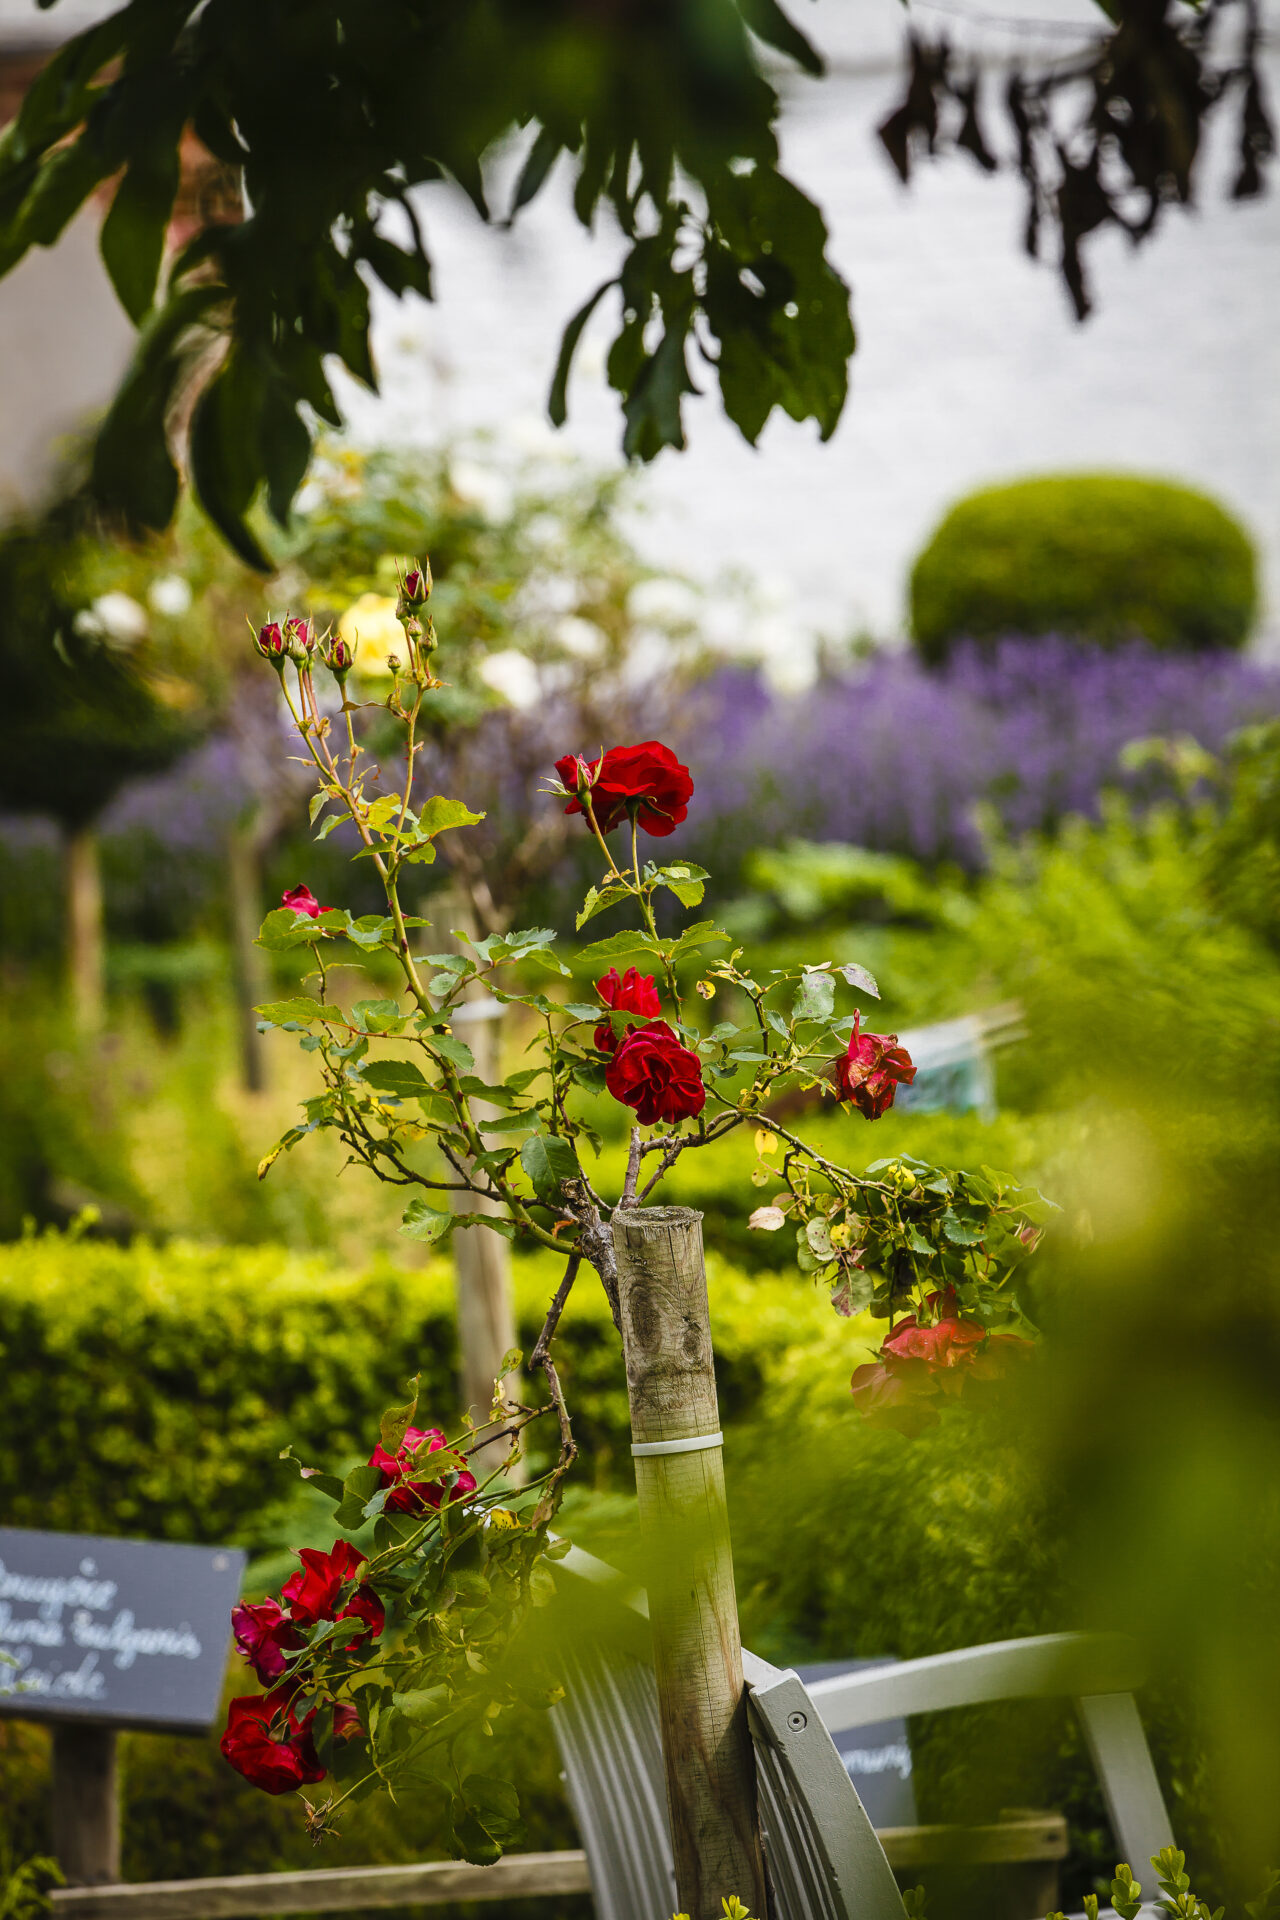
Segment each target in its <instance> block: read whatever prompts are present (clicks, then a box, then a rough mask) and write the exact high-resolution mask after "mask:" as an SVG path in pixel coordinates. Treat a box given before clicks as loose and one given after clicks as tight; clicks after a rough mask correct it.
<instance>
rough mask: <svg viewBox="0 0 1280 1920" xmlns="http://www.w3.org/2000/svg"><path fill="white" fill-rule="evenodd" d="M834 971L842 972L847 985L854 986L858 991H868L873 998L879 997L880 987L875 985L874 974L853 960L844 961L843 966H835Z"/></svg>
mask: <svg viewBox="0 0 1280 1920" xmlns="http://www.w3.org/2000/svg"><path fill="white" fill-rule="evenodd" d="M836 972H837V973H839V974H842V975H843V976H844V978H845V979H846V980H847V981H848V983H849V985H850V986H851V987H856V988H857V989H858V991H859V992H860V993H869V994H870V995H871V998H872V999H873V1000H878V999H879V998H880V989H879V987H878V986H877V985H876V977H875V975H874V974H873V973H868V972H867V969H866V968H865V967H860V966H858V965H857V964H856V962H855V961H853V960H848V961H846V962H845V964H844V966H842V967H837V968H836Z"/></svg>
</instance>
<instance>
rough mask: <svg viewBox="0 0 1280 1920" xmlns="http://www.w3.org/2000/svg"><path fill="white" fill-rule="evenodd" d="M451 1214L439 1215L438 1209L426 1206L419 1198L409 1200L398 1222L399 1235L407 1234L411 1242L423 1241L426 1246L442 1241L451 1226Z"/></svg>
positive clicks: (452, 1217)
mask: <svg viewBox="0 0 1280 1920" xmlns="http://www.w3.org/2000/svg"><path fill="white" fill-rule="evenodd" d="M453 1219H454V1216H453V1215H452V1214H451V1213H441V1211H440V1209H439V1208H438V1207H432V1206H429V1205H428V1204H427V1202H426V1201H425V1200H423V1199H422V1198H421V1197H420V1196H419V1198H418V1199H416V1200H411V1201H410V1202H409V1204H408V1206H407V1207H406V1208H405V1210H404V1218H403V1219H402V1220H401V1222H400V1231H401V1233H407V1234H408V1236H409V1238H410V1239H411V1240H425V1241H426V1242H427V1244H428V1245H430V1244H431V1243H432V1242H434V1241H436V1240H443V1239H444V1236H445V1235H446V1233H448V1231H449V1229H450V1227H451V1226H452V1225H453Z"/></svg>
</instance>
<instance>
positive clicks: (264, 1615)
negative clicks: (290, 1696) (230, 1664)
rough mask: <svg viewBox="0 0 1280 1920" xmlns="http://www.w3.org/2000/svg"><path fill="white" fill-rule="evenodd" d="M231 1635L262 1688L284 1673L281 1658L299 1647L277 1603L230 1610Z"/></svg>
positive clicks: (295, 1633)
mask: <svg viewBox="0 0 1280 1920" xmlns="http://www.w3.org/2000/svg"><path fill="white" fill-rule="evenodd" d="M231 1631H232V1633H233V1634H234V1635H235V1642H236V1645H237V1646H238V1647H239V1649H240V1651H241V1653H242V1654H243V1655H244V1657H245V1659H246V1660H247V1661H248V1662H249V1665H250V1666H251V1667H252V1668H253V1670H254V1672H255V1673H256V1674H257V1676H258V1678H259V1680H261V1681H262V1682H263V1684H264V1685H265V1686H270V1685H271V1683H272V1681H273V1680H278V1679H279V1678H280V1676H281V1674H282V1673H283V1672H284V1667H285V1654H286V1653H287V1652H289V1651H291V1650H292V1649H293V1648H294V1647H300V1646H301V1645H302V1644H303V1641H302V1635H301V1634H300V1633H299V1632H298V1629H297V1627H296V1626H295V1625H294V1624H293V1622H292V1620H290V1618H289V1616H288V1614H287V1613H285V1612H283V1610H282V1609H281V1606H280V1603H279V1601H278V1600H261V1601H259V1602H258V1603H257V1604H256V1605H255V1606H249V1605H247V1604H246V1603H245V1602H243V1601H242V1602H241V1604H240V1605H239V1606H237V1607H232V1609H231Z"/></svg>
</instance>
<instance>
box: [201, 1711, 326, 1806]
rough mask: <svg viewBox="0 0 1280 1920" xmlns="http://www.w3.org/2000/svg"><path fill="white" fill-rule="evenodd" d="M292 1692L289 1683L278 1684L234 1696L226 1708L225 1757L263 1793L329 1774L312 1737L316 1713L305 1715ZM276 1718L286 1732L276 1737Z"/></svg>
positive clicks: (306, 1783)
mask: <svg viewBox="0 0 1280 1920" xmlns="http://www.w3.org/2000/svg"><path fill="white" fill-rule="evenodd" d="M290 1698H291V1690H290V1689H289V1688H288V1687H277V1688H276V1689H275V1691H274V1692H272V1693H255V1694H250V1695H247V1696H245V1697H242V1698H241V1699H239V1700H233V1701H232V1702H231V1705H230V1706H229V1707H228V1709H227V1730H226V1732H225V1733H224V1734H223V1736H222V1739H221V1741H220V1742H219V1745H220V1747H221V1749H222V1757H223V1759H224V1760H226V1761H228V1762H229V1763H230V1764H231V1765H232V1766H233V1767H234V1768H235V1770H236V1772H237V1773H240V1774H243V1775H244V1777H245V1779H246V1780H247V1781H249V1783H250V1784H251V1785H252V1786H255V1787H261V1788H262V1791H263V1792H264V1793H292V1792H293V1791H294V1789H295V1788H296V1787H309V1786H314V1785H315V1783H316V1781H317V1780H323V1779H324V1768H323V1767H322V1766H321V1764H320V1760H319V1757H318V1755H317V1753H316V1750H315V1746H314V1744H313V1742H312V1739H311V1722H312V1721H313V1720H314V1719H315V1713H314V1711H312V1712H311V1713H309V1714H308V1715H307V1717H306V1719H305V1720H301V1721H300V1720H299V1719H298V1716H297V1714H296V1713H295V1712H294V1710H293V1708H292V1707H291V1706H290V1704H289V1701H290ZM276 1722H278V1723H279V1725H278V1728H277V1732H278V1733H283V1738H279V1737H276V1738H273V1737H272V1733H271V1728H272V1725H273V1723H276Z"/></svg>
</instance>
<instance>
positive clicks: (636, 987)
mask: <svg viewBox="0 0 1280 1920" xmlns="http://www.w3.org/2000/svg"><path fill="white" fill-rule="evenodd" d="M596 992H597V993H598V994H599V995H600V998H601V999H602V1000H603V1001H604V1003H605V1005H606V1007H615V1008H616V1009H617V1010H618V1012H619V1013H638V1014H639V1015H640V1016H641V1018H642V1019H645V1020H652V1019H653V1017H654V1015H655V1014H659V1013H661V1012H662V1002H661V1000H660V999H659V998H658V989H657V987H655V985H654V984H653V975H652V974H651V973H647V974H643V975H641V974H639V973H637V971H636V969H635V968H634V967H628V968H627V970H626V972H625V973H624V974H623V976H622V978H621V979H619V978H618V969H617V968H616V967H610V969H609V971H608V973H606V975H605V976H604V979H603V980H597V981H596ZM627 1032H628V1033H632V1032H634V1028H632V1027H628V1028H627ZM594 1037H595V1043H596V1045H597V1047H599V1049H600V1051H601V1053H613V1052H614V1051H615V1049H616V1047H617V1045H618V1036H617V1034H616V1033H615V1032H614V1030H613V1027H612V1025H611V1023H610V1022H609V1021H608V1020H604V1021H602V1022H601V1024H600V1025H599V1026H598V1027H597V1028H596V1030H595V1036H594Z"/></svg>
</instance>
